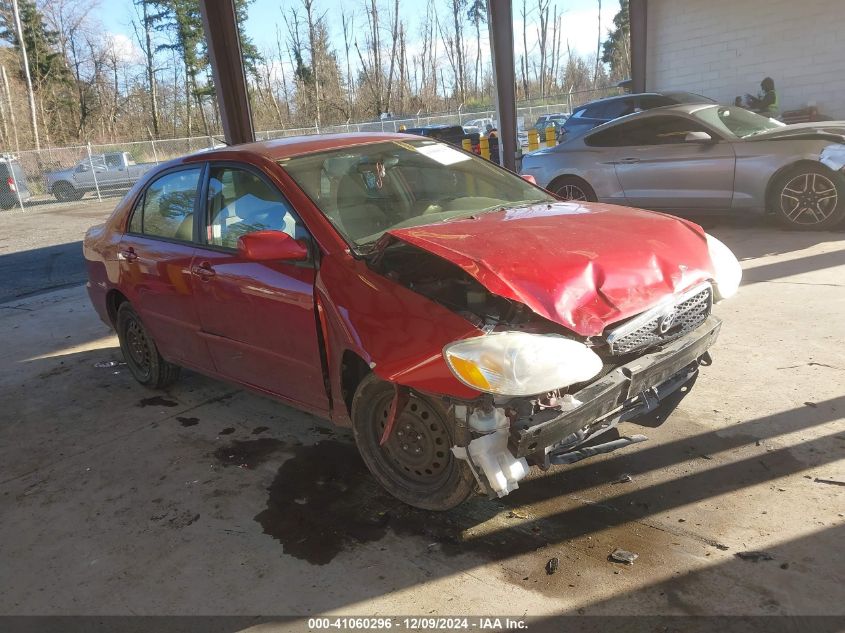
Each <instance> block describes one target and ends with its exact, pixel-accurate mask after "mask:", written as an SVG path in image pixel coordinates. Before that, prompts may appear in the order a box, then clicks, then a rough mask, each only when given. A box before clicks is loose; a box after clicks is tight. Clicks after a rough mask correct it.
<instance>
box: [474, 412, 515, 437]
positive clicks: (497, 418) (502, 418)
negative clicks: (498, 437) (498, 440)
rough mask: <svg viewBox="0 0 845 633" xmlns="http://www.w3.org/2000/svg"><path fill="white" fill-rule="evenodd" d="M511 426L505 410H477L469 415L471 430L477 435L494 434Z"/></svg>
mask: <svg viewBox="0 0 845 633" xmlns="http://www.w3.org/2000/svg"><path fill="white" fill-rule="evenodd" d="M508 426H510V422H509V421H508V418H507V416H506V415H505V410H504V409H499V408H498V407H493V408H492V409H491V410H490V411H487V412H485V411H482V410H481V409H475V410H474V411H473V412H472V413H470V415H469V428H471V429H472V430H473V431H475V432H476V433H492V432H493V431H498V430H499V429H507V428H508Z"/></svg>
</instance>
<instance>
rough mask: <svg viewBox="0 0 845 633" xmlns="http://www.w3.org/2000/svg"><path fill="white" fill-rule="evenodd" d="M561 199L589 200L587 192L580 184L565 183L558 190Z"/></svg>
mask: <svg viewBox="0 0 845 633" xmlns="http://www.w3.org/2000/svg"><path fill="white" fill-rule="evenodd" d="M557 195H558V196H559V197H560V198H561V200H583V201H585V202H586V201H587V200H588V198H587V194H586V193H585V192H584V190H583V189H581V187H579V186H578V185H564V186H563V187H560V188H559V189H558V190H557Z"/></svg>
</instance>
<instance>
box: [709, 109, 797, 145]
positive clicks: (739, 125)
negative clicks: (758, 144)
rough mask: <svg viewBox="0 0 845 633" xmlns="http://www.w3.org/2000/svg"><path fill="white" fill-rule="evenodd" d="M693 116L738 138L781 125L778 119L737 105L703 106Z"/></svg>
mask: <svg viewBox="0 0 845 633" xmlns="http://www.w3.org/2000/svg"><path fill="white" fill-rule="evenodd" d="M695 116H696V117H698V118H699V119H701V120H702V121H704V122H705V123H708V124H709V125H711V126H713V127H715V128H716V129H718V130H719V131H720V132H723V133H727V134H728V135H732V136H736V137H738V138H747V137H749V136H754V135H755V134H760V133H761V132H768V131H769V130H774V129H777V128H780V127H783V123H781V122H780V121H776V120H774V119H769V118H766V117H764V116H760V115H759V114H755V113H754V112H749V111H748V110H746V109H745V108H740V107H739V106H732V107H727V106H720V107H717V108H705V109H701V110H698V111H697V112H695Z"/></svg>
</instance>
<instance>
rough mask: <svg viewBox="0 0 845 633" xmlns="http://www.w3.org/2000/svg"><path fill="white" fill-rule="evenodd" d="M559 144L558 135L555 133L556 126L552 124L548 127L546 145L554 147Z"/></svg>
mask: <svg viewBox="0 0 845 633" xmlns="http://www.w3.org/2000/svg"><path fill="white" fill-rule="evenodd" d="M556 144H557V135H556V134H555V127H554V126H553V125H550V126H549V127H547V128H546V147H554V146H555V145H556Z"/></svg>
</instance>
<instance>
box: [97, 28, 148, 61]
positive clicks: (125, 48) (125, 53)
mask: <svg viewBox="0 0 845 633" xmlns="http://www.w3.org/2000/svg"><path fill="white" fill-rule="evenodd" d="M103 39H104V40H105V44H106V46H107V47H108V48H110V49H111V50H113V51H114V53H115V55H116V56H117V59H118V60H119V61H122V62H124V63H128V64H140V63H143V61H144V55H143V53H142V52H141V49H140V48H138V46H137V45H136V44H135V41H134V40H132V39H130V38H129V36H127V35H124V34H123V33H112V32H108V31H107V32H106V33H104V34H103Z"/></svg>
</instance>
